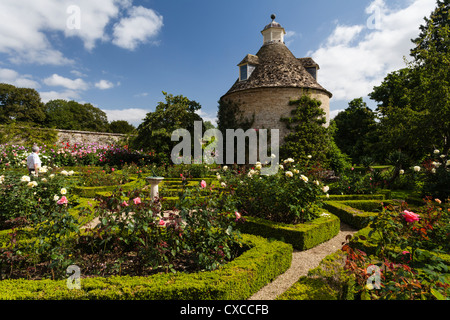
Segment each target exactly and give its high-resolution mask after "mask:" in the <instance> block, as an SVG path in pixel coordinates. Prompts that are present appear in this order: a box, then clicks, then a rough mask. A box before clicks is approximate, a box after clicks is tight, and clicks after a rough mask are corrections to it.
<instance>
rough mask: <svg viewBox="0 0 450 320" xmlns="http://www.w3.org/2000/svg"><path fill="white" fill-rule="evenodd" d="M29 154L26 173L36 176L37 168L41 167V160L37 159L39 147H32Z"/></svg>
mask: <svg viewBox="0 0 450 320" xmlns="http://www.w3.org/2000/svg"><path fill="white" fill-rule="evenodd" d="M31 151H33V153H31V154H30V155H29V156H28V158H27V167H28V172H29V173H30V174H34V175H38V173H39V167H40V166H41V159H40V158H39V147H38V146H34V147H33V148H31Z"/></svg>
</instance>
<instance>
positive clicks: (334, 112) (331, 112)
mask: <svg viewBox="0 0 450 320" xmlns="http://www.w3.org/2000/svg"><path fill="white" fill-rule="evenodd" d="M342 111H345V109H338V110H331V111H330V119H334V118H335V117H336V116H337V115H338V113H339V112H342Z"/></svg>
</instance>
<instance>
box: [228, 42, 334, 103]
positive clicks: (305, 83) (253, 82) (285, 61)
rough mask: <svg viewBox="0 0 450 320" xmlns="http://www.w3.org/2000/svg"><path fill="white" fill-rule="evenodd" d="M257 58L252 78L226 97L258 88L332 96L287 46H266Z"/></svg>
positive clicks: (240, 83) (235, 86)
mask: <svg viewBox="0 0 450 320" xmlns="http://www.w3.org/2000/svg"><path fill="white" fill-rule="evenodd" d="M256 56H257V57H258V59H254V60H257V64H256V65H255V70H254V71H253V72H252V74H251V75H250V77H249V78H248V79H247V80H245V81H239V79H238V80H237V81H236V82H235V84H234V85H233V86H232V87H231V89H230V90H229V91H228V92H227V93H226V94H225V95H228V94H230V93H233V92H237V91H243V90H248V89H256V88H274V87H290V88H292V87H294V88H310V89H317V90H321V91H324V92H325V93H327V94H328V95H329V96H330V97H331V96H332V94H331V93H330V92H329V91H327V90H326V89H325V88H323V87H322V86H321V85H320V84H319V83H318V82H317V81H316V80H315V79H314V77H313V76H312V75H311V74H310V73H309V72H308V71H306V69H305V68H304V66H303V64H302V62H301V61H300V60H299V59H297V58H296V57H295V56H294V55H293V54H292V52H291V51H290V50H289V49H288V48H287V47H286V45H285V44H283V43H268V44H265V45H263V46H262V47H261V49H260V50H259V51H258V53H257V54H256Z"/></svg>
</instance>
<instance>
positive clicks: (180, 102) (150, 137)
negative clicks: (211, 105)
mask: <svg viewBox="0 0 450 320" xmlns="http://www.w3.org/2000/svg"><path fill="white" fill-rule="evenodd" d="M163 94H164V97H165V102H159V103H158V105H157V106H156V110H155V111H154V112H149V113H147V115H146V117H145V119H144V121H143V122H142V123H141V124H140V125H139V127H138V128H137V133H138V134H137V137H136V138H135V139H134V141H133V146H134V147H135V148H142V149H144V150H146V151H155V152H156V153H157V154H159V158H160V159H163V160H165V161H168V159H169V156H170V152H171V150H172V148H173V147H174V146H175V145H176V144H177V143H178V142H175V141H172V140H171V136H172V133H173V132H174V131H175V130H177V129H186V130H188V131H189V132H190V133H191V136H193V132H194V122H195V121H203V120H202V118H201V117H200V116H199V115H198V114H197V113H196V111H198V110H200V108H201V106H200V104H199V103H198V102H196V101H193V100H189V99H188V98H186V97H184V96H182V95H178V96H173V95H172V94H168V93H167V92H164V91H163Z"/></svg>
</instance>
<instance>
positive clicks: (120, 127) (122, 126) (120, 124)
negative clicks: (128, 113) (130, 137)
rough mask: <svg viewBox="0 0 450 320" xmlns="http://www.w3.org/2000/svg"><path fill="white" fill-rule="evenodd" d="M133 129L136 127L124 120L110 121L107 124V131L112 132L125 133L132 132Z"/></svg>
mask: <svg viewBox="0 0 450 320" xmlns="http://www.w3.org/2000/svg"><path fill="white" fill-rule="evenodd" d="M134 130H136V128H135V127H134V126H133V125H132V124H130V123H128V121H125V120H116V121H111V123H110V124H109V132H112V133H122V134H127V133H132V132H134Z"/></svg>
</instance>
